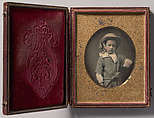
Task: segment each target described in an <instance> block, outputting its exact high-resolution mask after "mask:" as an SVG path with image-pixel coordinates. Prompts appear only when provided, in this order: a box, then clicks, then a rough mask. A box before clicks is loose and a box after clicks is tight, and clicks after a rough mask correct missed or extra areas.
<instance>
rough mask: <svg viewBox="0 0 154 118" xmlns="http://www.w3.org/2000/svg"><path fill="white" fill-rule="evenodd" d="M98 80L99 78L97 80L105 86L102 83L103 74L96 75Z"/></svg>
mask: <svg viewBox="0 0 154 118" xmlns="http://www.w3.org/2000/svg"><path fill="white" fill-rule="evenodd" d="M96 78H97V80H98V82H99V84H100V85H101V84H103V83H102V82H103V77H102V75H101V74H98V73H96Z"/></svg>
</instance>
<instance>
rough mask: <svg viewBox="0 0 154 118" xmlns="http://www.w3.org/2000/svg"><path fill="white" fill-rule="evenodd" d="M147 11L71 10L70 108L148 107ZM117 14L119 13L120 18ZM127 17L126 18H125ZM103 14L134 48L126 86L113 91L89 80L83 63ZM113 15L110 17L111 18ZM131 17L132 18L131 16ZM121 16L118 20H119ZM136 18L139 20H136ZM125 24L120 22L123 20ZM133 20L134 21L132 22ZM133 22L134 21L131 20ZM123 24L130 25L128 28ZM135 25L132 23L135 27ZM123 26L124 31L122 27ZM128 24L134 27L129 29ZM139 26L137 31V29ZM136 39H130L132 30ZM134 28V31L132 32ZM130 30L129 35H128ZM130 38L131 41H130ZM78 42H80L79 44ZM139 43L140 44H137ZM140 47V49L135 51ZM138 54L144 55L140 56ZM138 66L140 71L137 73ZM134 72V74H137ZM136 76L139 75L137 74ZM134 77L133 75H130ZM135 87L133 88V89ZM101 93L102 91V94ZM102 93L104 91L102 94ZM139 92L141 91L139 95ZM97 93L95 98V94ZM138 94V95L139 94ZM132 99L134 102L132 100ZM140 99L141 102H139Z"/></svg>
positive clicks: (118, 9)
mask: <svg viewBox="0 0 154 118" xmlns="http://www.w3.org/2000/svg"><path fill="white" fill-rule="evenodd" d="M149 12H150V10H149V8H148V7H111V8H107V7H104V8H71V18H70V19H71V20H70V21H71V23H70V24H71V26H70V29H71V39H72V42H71V45H72V50H71V53H72V56H71V61H72V63H71V64H72V70H71V73H72V75H71V77H72V81H71V106H72V107H149V106H150V98H151V96H150V77H149V69H150V66H149V63H150V61H149V38H150V37H149ZM120 14H122V15H121V16H120ZM129 14H130V16H129V17H127V16H126V15H129ZM101 15H104V16H103V18H104V19H108V18H110V19H116V20H115V23H111V26H114V27H119V28H121V29H122V30H124V31H125V32H126V33H127V34H129V36H130V37H131V39H132V40H133V42H134V45H135V47H136V49H137V52H136V56H137V59H138V60H135V63H136V64H135V66H136V67H135V69H133V72H132V74H131V75H130V76H129V79H131V78H135V79H131V80H129V81H127V84H125V85H120V87H115V88H102V87H100V86H98V85H96V84H95V83H94V82H93V81H92V80H91V78H90V77H89V75H88V73H87V71H86V69H85V62H84V54H85V52H84V51H85V48H86V45H87V42H88V41H89V39H90V37H91V36H92V35H93V34H94V33H95V32H96V31H97V30H99V29H100V28H104V27H107V26H108V25H104V26H97V27H96V23H95V22H96V20H95V19H97V18H100V17H101ZM113 15H114V16H113ZM131 15H132V17H131ZM119 17H121V19H120V18H119ZM139 17H140V18H139ZM123 19H124V20H125V21H126V22H123V21H124V20H123ZM135 19H136V20H137V19H142V20H141V22H139V21H140V20H137V21H138V22H137V23H136V22H135V21H136V20H135ZM133 20H134V21H133ZM127 23H128V24H129V25H130V24H131V25H130V26H128V25H127ZM135 23H136V24H135ZM122 25H123V27H125V28H122ZM132 25H135V26H133V27H132ZM137 26H138V27H140V28H141V27H142V28H141V29H142V30H141V29H137ZM135 27H136V30H137V33H136V34H137V36H139V37H140V36H141V35H142V36H141V37H140V38H141V39H142V40H140V39H138V38H136V37H133V35H134V34H135V33H134V30H135ZM133 28H134V29H133ZM128 30H132V34H131V33H128ZM132 37H133V38H132ZM81 42H82V43H81ZM139 42H140V43H139ZM139 46H141V47H142V48H139ZM140 55H144V56H143V57H141V56H140ZM139 63H142V67H143V68H144V69H143V70H139ZM137 73H138V74H137ZM139 73H140V75H139ZM134 75H135V76H134ZM135 86H137V87H135ZM102 91H103V92H102ZM104 91H106V92H104ZM140 91H142V92H140ZM95 93H97V95H96V94H95ZM139 93H140V94H139ZM102 96H103V97H102ZM133 98H134V99H133ZM141 98H142V99H141Z"/></svg>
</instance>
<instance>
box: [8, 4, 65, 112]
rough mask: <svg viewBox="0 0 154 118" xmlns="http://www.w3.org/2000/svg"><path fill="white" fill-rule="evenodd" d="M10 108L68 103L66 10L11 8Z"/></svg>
mask: <svg viewBox="0 0 154 118" xmlns="http://www.w3.org/2000/svg"><path fill="white" fill-rule="evenodd" d="M10 21H11V22H10V32H11V34H10V100H9V101H10V110H11V111H16V110H24V109H31V108H39V107H45V106H54V105H63V104H65V89H66V88H65V82H64V63H65V62H64V59H65V11H63V10H54V9H38V8H30V7H29V8H28V7H15V6H14V7H10Z"/></svg>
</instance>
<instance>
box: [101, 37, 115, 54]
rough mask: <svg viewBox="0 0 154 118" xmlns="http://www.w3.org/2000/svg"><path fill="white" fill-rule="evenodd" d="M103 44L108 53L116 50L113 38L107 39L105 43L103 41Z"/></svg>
mask: <svg viewBox="0 0 154 118" xmlns="http://www.w3.org/2000/svg"><path fill="white" fill-rule="evenodd" d="M103 46H104V48H105V49H106V51H107V52H108V53H109V54H112V53H114V52H115V50H116V41H115V40H107V42H106V44H104V43H103Z"/></svg>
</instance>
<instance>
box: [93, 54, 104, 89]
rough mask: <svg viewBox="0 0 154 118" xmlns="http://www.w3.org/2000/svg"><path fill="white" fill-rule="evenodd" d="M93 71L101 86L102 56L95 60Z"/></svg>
mask: <svg viewBox="0 0 154 118" xmlns="http://www.w3.org/2000/svg"><path fill="white" fill-rule="evenodd" d="M95 73H96V79H97V81H98V83H99V84H100V85H101V86H103V85H102V84H103V83H102V82H103V76H102V75H103V58H102V57H99V58H98V61H97V66H96V70H95Z"/></svg>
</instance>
